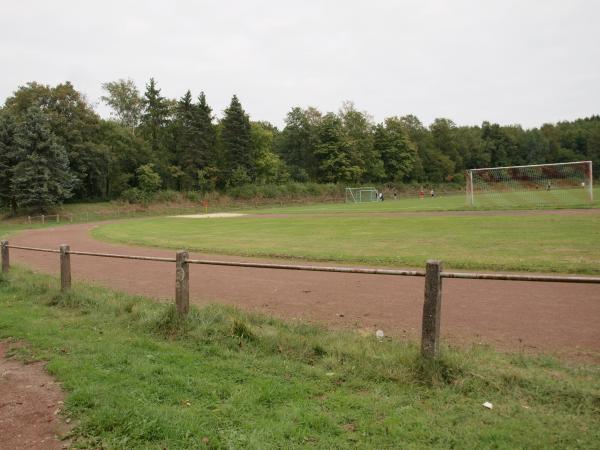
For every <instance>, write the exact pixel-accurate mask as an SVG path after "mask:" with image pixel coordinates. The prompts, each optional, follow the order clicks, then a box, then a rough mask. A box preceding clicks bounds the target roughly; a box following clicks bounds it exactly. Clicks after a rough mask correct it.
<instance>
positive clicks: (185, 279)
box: [175, 250, 190, 316]
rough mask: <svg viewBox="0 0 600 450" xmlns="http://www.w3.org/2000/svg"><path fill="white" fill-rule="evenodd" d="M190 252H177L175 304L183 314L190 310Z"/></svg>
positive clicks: (180, 313)
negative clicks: (188, 260)
mask: <svg viewBox="0 0 600 450" xmlns="http://www.w3.org/2000/svg"><path fill="white" fill-rule="evenodd" d="M187 259H188V252H186V251H185V250H182V251H179V252H177V255H176V257H175V261H176V262H175V304H176V305H177V312H178V313H179V315H181V316H185V315H187V313H188V312H189V310H190V265H189V264H188V262H187Z"/></svg>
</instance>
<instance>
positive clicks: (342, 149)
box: [315, 113, 364, 183]
mask: <svg viewBox="0 0 600 450" xmlns="http://www.w3.org/2000/svg"><path fill="white" fill-rule="evenodd" d="M351 152H352V148H351V147H350V145H349V144H348V142H347V140H346V139H345V137H344V126H343V122H342V119H340V118H339V117H338V116H337V115H335V114H333V113H327V114H325V116H323V120H322V121H321V124H320V125H319V144H318V145H317V146H316V148H315V156H316V157H317V160H318V161H319V166H318V170H319V171H318V176H319V181H326V182H331V183H337V182H347V183H357V182H358V181H359V180H360V178H361V176H362V174H363V172H364V169H362V168H361V167H359V166H357V165H353V161H352V157H351Z"/></svg>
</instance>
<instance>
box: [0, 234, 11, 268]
mask: <svg viewBox="0 0 600 450" xmlns="http://www.w3.org/2000/svg"><path fill="white" fill-rule="evenodd" d="M0 245H1V247H2V252H1V253H2V273H7V272H8V269H9V268H10V258H9V254H8V241H2V243H1V244H0Z"/></svg>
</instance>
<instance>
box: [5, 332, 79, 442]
mask: <svg viewBox="0 0 600 450" xmlns="http://www.w3.org/2000/svg"><path fill="white" fill-rule="evenodd" d="M10 348H11V346H10V344H9V343H8V342H6V341H0V436H2V438H1V439H2V442H1V443H0V447H1V448H6V449H63V448H68V447H69V442H68V441H64V440H61V437H63V436H66V435H68V434H69V432H70V428H71V427H70V425H69V424H67V423H65V421H63V419H62V418H61V416H60V412H61V410H62V407H63V399H64V395H63V392H62V389H61V387H60V385H59V384H58V383H57V382H56V381H54V380H53V379H52V377H51V376H50V375H48V373H47V372H46V371H45V369H44V363H43V362H33V363H30V364H26V363H23V362H22V361H18V360H15V359H11V358H9V357H7V352H9V350H10Z"/></svg>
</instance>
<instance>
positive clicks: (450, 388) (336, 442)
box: [0, 269, 600, 449]
mask: <svg viewBox="0 0 600 450" xmlns="http://www.w3.org/2000/svg"><path fill="white" fill-rule="evenodd" d="M0 311H1V314H0V338H12V339H17V340H24V341H25V342H26V343H27V344H28V345H27V346H26V347H24V348H22V349H20V350H16V351H17V352H18V353H17V354H18V355H20V356H21V357H23V358H30V359H45V360H48V370H49V371H50V373H51V374H53V375H54V376H56V377H57V378H58V379H59V380H61V381H62V382H63V383H64V387H65V388H66V390H67V392H68V397H67V401H66V404H65V407H66V412H67V414H68V415H70V416H72V417H73V418H75V419H76V422H77V423H78V425H77V427H76V429H75V434H76V442H77V444H78V445H79V446H81V447H85V448H92V447H102V448H166V447H168V448H169V449H175V448H203V447H204V448H261V449H262V448H310V447H313V448H349V447H353V448H452V447H454V448H456V447H460V448H558V447H560V448H567V447H569V448H592V447H594V446H596V445H597V443H598V442H599V441H600V373H599V368H598V367H597V366H581V367H570V366H567V365H564V364H562V363H560V362H558V361H556V360H554V359H552V358H549V357H543V356H539V357H529V356H525V355H522V354H510V355H504V354H499V353H496V352H494V351H492V350H491V349H489V348H487V347H481V346H477V347H473V348H472V349H470V350H468V351H459V350H456V349H452V348H444V349H443V358H442V360H441V361H440V362H438V363H436V364H434V365H428V364H424V363H423V362H422V361H421V360H420V359H419V357H418V349H417V348H416V346H415V345H414V344H412V343H407V342H399V341H396V340H392V339H387V338H386V339H384V340H383V341H378V340H377V339H376V338H375V337H373V336H361V335H359V334H357V333H353V332H339V331H336V332H331V331H325V330H323V329H321V328H318V327H314V326H309V325H306V324H302V323H295V322H282V321H278V320H274V319H272V318H270V317H266V316H263V315H255V314H248V313H243V312H240V311H238V310H236V309H232V308H229V307H223V306H209V307H205V308H203V309H195V308H193V309H192V312H191V314H190V316H189V317H188V318H186V319H180V318H178V317H177V315H176V314H175V311H174V309H173V307H172V306H171V305H165V304H159V303H155V302H151V301H149V300H146V299H143V298H139V297H131V296H127V295H124V294H120V293H114V292H111V291H109V290H106V289H101V288H97V287H91V286H88V285H81V284H77V285H76V286H75V287H74V289H73V291H71V292H70V293H68V294H60V292H59V289H58V285H57V281H56V280H55V279H54V278H51V277H48V276H42V275H36V274H33V273H31V272H28V271H24V270H21V269H13V270H11V273H10V274H8V275H3V276H2V277H1V278H0ZM484 401H491V402H492V403H493V404H494V409H493V410H487V409H485V408H483V407H482V403H483V402H484Z"/></svg>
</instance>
